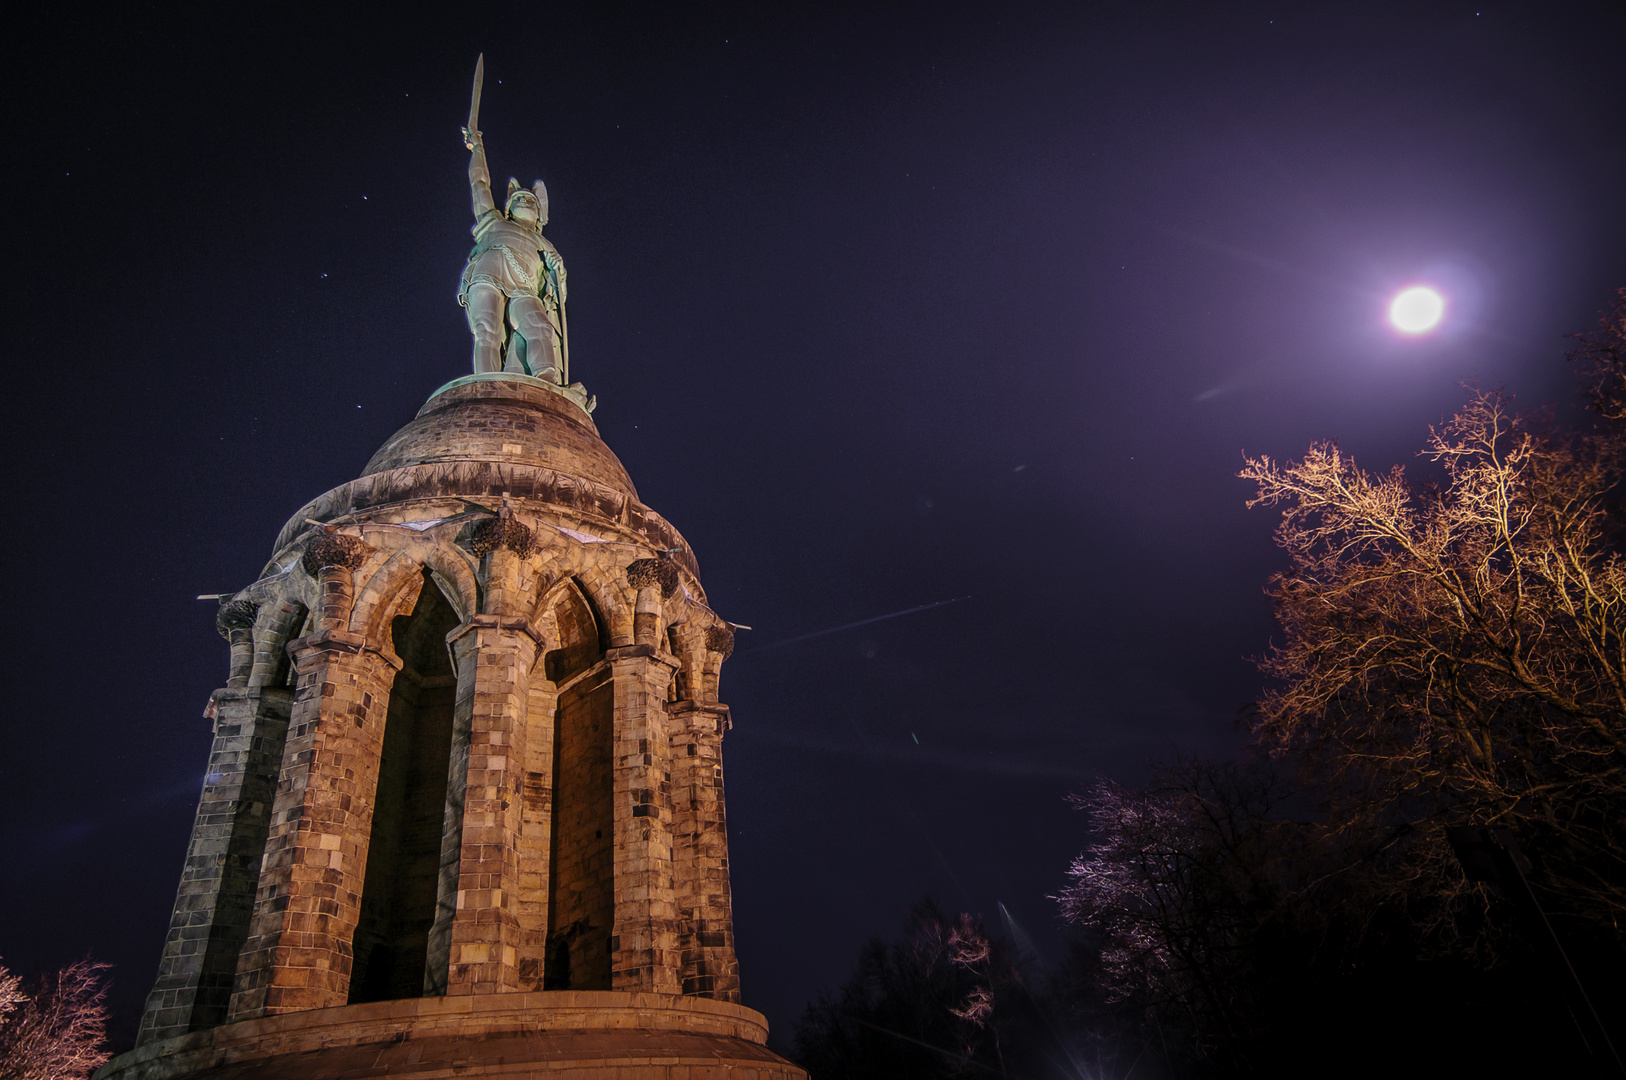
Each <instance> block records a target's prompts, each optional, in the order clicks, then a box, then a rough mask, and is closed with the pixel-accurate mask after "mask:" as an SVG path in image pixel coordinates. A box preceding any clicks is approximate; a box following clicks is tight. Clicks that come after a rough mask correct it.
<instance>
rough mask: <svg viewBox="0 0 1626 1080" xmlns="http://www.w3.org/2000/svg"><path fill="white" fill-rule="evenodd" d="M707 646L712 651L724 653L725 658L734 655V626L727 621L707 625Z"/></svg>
mask: <svg viewBox="0 0 1626 1080" xmlns="http://www.w3.org/2000/svg"><path fill="white" fill-rule="evenodd" d="M706 648H707V650H708V651H710V652H714V653H722V654H723V659H724V660H727V659H728V658H729V657H730V656H732V655H734V628H733V627H732V626H729V625H728V624H727V623H722V624H720V625H718V626H708V627H706Z"/></svg>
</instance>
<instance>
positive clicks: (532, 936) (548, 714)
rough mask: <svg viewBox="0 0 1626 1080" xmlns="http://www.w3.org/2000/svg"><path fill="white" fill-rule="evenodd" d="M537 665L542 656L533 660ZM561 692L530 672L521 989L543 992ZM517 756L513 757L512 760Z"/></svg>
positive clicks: (521, 839)
mask: <svg viewBox="0 0 1626 1080" xmlns="http://www.w3.org/2000/svg"><path fill="white" fill-rule="evenodd" d="M535 663H536V664H538V665H540V663H541V655H540V653H539V654H538V656H537V659H536V661H535ZM558 711H559V691H558V688H557V687H555V686H554V685H553V683H552V682H550V681H549V680H548V679H546V678H543V677H542V676H541V675H540V673H538V672H535V671H533V673H532V676H531V685H530V690H529V702H528V703H527V705H526V715H525V753H524V755H523V761H524V766H525V772H524V774H523V775H522V776H521V778H520V793H519V795H520V835H519V900H518V905H517V906H516V908H515V914H516V916H517V918H518V920H519V944H518V951H519V988H520V989H521V990H541V989H542V984H543V980H544V975H545V969H546V967H547V953H548V904H549V897H550V893H549V885H550V879H551V878H552V876H553V866H552V859H553V725H554V723H555V721H556V719H557V716H558ZM516 756H517V755H516Z"/></svg>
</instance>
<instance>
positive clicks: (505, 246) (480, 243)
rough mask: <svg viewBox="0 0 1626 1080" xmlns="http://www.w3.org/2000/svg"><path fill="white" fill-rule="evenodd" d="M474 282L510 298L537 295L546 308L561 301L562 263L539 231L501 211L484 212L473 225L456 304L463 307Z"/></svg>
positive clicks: (562, 287)
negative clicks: (495, 288) (467, 256)
mask: <svg viewBox="0 0 1626 1080" xmlns="http://www.w3.org/2000/svg"><path fill="white" fill-rule="evenodd" d="M556 281H557V288H556V286H555V282H556ZM476 282H484V283H486V284H488V285H494V286H496V287H497V288H498V289H500V290H502V293H503V295H504V296H506V297H508V298H509V299H514V298H515V297H519V296H538V295H540V296H542V297H543V298H544V299H545V300H546V301H547V305H548V307H550V308H551V307H556V306H557V305H558V304H559V302H560V301H561V300H562V299H563V297H562V295H560V294H562V293H563V292H564V264H563V262H562V261H561V260H560V258H559V255H558V253H557V252H556V251H554V250H553V245H552V244H549V243H548V242H547V240H545V239H544V238H543V237H542V235H541V234H540V233H539V232H537V231H536V230H534V229H529V228H526V227H525V226H524V225H521V224H519V223H517V222H514V221H510V220H509V219H508V218H507V217H506V216H505V215H504V214H503V213H502V211H500V210H487V211H486V212H485V213H483V214H481V215H480V219H479V220H478V221H477V222H476V223H475V225H474V250H473V251H471V252H469V261H468V265H466V266H465V267H464V268H463V280H462V282H461V283H460V284H459V285H458V289H457V302H458V303H460V304H462V305H463V306H464V307H468V304H469V299H468V297H469V287H470V286H471V285H473V284H475V283H476Z"/></svg>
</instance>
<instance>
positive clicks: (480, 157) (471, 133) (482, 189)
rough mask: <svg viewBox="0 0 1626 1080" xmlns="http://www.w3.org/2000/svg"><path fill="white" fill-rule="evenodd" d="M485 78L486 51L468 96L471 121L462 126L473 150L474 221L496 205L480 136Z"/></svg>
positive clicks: (465, 140)
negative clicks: (481, 104) (482, 91)
mask: <svg viewBox="0 0 1626 1080" xmlns="http://www.w3.org/2000/svg"><path fill="white" fill-rule="evenodd" d="M485 81H486V54H485V53H481V54H480V59H478V60H476V61H475V62H474V94H473V96H472V97H470V99H469V124H468V126H467V127H465V128H464V129H463V145H464V146H466V147H467V148H468V149H469V151H470V157H469V194H470V195H471V196H473V199H474V220H475V221H476V222H478V221H479V220H480V218H481V216H482V215H484V214H489V213H491V211H493V210H495V209H496V208H497V201H496V200H495V199H493V198H492V197H491V169H490V168H489V167H488V166H487V165H486V148H485V143H484V142H483V141H482V140H481V138H480V126H479V125H480V89H481V87H482V86H483V85H484V84H485Z"/></svg>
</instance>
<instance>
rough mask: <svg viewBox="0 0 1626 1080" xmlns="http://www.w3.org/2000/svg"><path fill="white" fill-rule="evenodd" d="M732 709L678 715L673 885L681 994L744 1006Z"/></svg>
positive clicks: (694, 707)
mask: <svg viewBox="0 0 1626 1080" xmlns="http://www.w3.org/2000/svg"><path fill="white" fill-rule="evenodd" d="M728 728H729V717H728V706H726V705H717V704H711V705H705V704H699V703H696V702H693V701H680V702H678V703H677V704H676V705H674V706H673V708H672V792H673V799H672V801H673V810H672V839H673V844H674V852H673V860H672V861H673V865H674V878H675V881H674V885H675V891H676V897H677V908H678V912H679V913H680V915H681V916H682V918H683V923H684V938H683V992H684V993H685V994H690V995H695V996H699V997H709V998H715V999H717V1000H719V1001H735V1002H737V1001H739V999H740V968H739V962H738V961H737V960H736V959H735V958H734V913H733V900H732V897H731V895H730V892H729V884H728V820H727V815H726V813H725V811H724V808H723V760H722V747H723V732H725V731H727V730H728Z"/></svg>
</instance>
